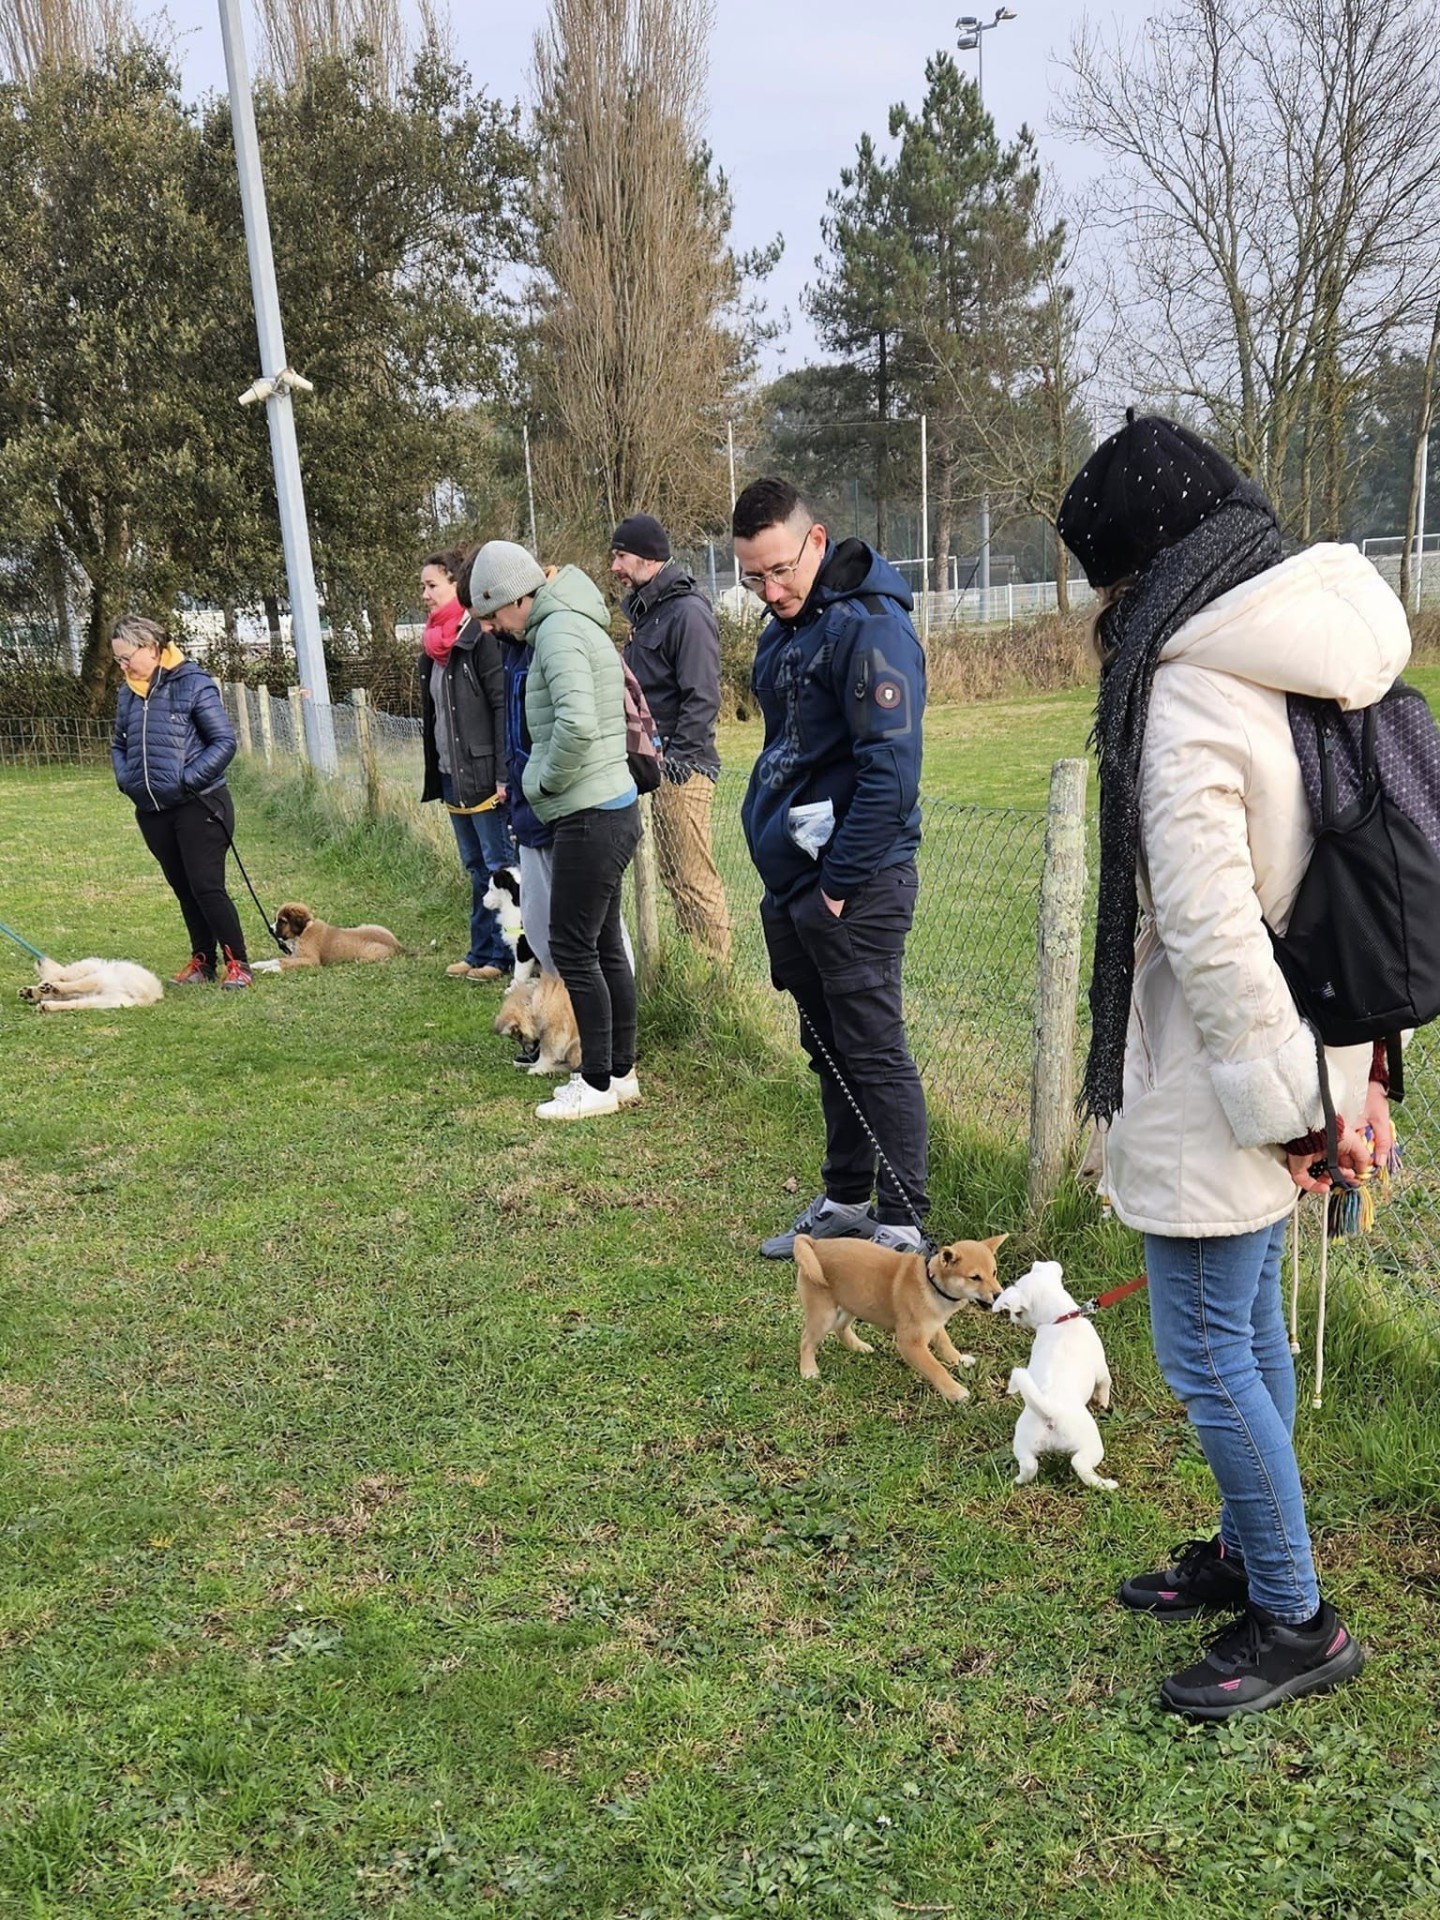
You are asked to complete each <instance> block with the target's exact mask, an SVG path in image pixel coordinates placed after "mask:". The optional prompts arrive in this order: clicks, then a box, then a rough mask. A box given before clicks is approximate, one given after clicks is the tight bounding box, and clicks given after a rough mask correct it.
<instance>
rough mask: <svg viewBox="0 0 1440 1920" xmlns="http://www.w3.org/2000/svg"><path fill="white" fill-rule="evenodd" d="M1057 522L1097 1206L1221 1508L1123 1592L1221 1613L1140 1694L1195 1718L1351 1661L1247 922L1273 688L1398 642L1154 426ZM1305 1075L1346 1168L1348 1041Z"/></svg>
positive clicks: (1387, 659)
mask: <svg viewBox="0 0 1440 1920" xmlns="http://www.w3.org/2000/svg"><path fill="white" fill-rule="evenodd" d="M1059 528H1060V532H1061V535H1062V537H1063V538H1064V539H1065V541H1066V543H1067V544H1068V545H1069V546H1070V547H1071V549H1072V550H1073V551H1074V552H1075V554H1076V555H1077V557H1078V558H1079V559H1080V561H1081V562H1082V564H1083V565H1084V566H1085V569H1086V572H1087V574H1088V576H1089V578H1090V581H1091V584H1092V585H1094V586H1096V587H1098V588H1100V589H1102V591H1103V592H1105V593H1106V594H1108V596H1109V599H1108V603H1107V605H1106V607H1105V610H1104V611H1103V612H1102V614H1101V616H1100V620H1099V622H1098V625H1097V641H1098V644H1099V646H1100V649H1101V655H1102V678H1101V691H1100V699H1099V704H1098V707H1097V717H1096V744H1097V748H1098V751H1099V755H1100V762H1101V881H1100V900H1099V908H1098V914H1097V932H1096V950H1095V964H1094V970H1093V979H1092V985H1091V1010H1092V1041H1091V1052H1090V1058H1089V1062H1088V1064H1087V1068H1086V1086H1085V1095H1086V1101H1087V1104H1088V1106H1089V1109H1090V1111H1091V1113H1092V1114H1093V1115H1094V1116H1095V1117H1096V1118H1097V1119H1098V1120H1100V1121H1102V1122H1108V1134H1107V1136H1106V1141H1105V1173H1104V1181H1105V1185H1106V1187H1107V1188H1108V1192H1109V1195H1110V1198H1111V1200H1112V1202H1113V1205H1114V1208H1115V1211H1116V1213H1117V1214H1118V1215H1119V1217H1120V1218H1121V1220H1123V1221H1124V1222H1125V1223H1126V1225H1128V1226H1131V1227H1134V1228H1137V1229H1138V1230H1139V1231H1140V1232H1142V1233H1143V1234H1144V1235H1145V1265H1146V1272H1147V1275H1148V1277H1149V1282H1150V1285H1149V1301H1150V1312H1151V1324H1152V1330H1153V1333H1154V1340H1155V1352H1156V1358H1157V1360H1158V1361H1159V1363H1160V1367H1161V1370H1162V1372H1163V1373H1164V1375H1165V1378H1166V1380H1167V1381H1168V1382H1169V1384H1170V1386H1171V1388H1172V1389H1173V1390H1174V1392H1175V1393H1176V1394H1177V1395H1178V1397H1179V1398H1180V1399H1181V1400H1182V1401H1183V1402H1184V1404H1185V1407H1186V1411H1187V1412H1188V1414H1189V1416H1190V1419H1191V1421H1192V1423H1193V1425H1194V1427H1195V1430H1196V1433H1197V1435H1198V1437H1199V1439H1200V1443H1201V1445H1202V1447H1203V1448H1204V1451H1205V1456H1206V1459H1207V1461H1208V1462H1209V1465H1210V1467H1211V1470H1212V1472H1213V1473H1214V1475H1215V1479H1216V1482H1217V1484H1218V1487H1219V1491H1220V1514H1219V1526H1218V1530H1217V1531H1216V1533H1215V1535H1214V1536H1213V1537H1212V1538H1210V1539H1206V1540H1193V1541H1190V1542H1188V1543H1187V1544H1186V1545H1185V1546H1184V1547H1183V1548H1180V1549H1177V1550H1176V1558H1175V1561H1174V1564H1172V1565H1170V1566H1167V1567H1165V1568H1163V1569H1161V1570H1159V1571H1157V1572H1154V1573H1147V1574H1141V1575H1138V1576H1136V1577H1134V1578H1131V1579H1129V1580H1127V1581H1126V1582H1125V1583H1124V1585H1123V1586H1122V1587H1121V1589H1120V1599H1121V1601H1122V1602H1123V1603H1124V1604H1125V1605H1126V1606H1128V1607H1130V1608H1132V1609H1134V1610H1136V1611H1139V1612H1144V1613H1147V1614H1149V1615H1150V1616H1151V1617H1153V1618H1157V1619H1189V1618H1191V1617H1193V1616H1194V1615H1196V1614H1199V1613H1202V1612H1209V1611H1218V1612H1223V1613H1230V1614H1238V1615H1239V1620H1238V1623H1237V1624H1235V1625H1233V1626H1229V1627H1226V1628H1225V1629H1224V1630H1223V1631H1222V1632H1221V1633H1220V1634H1219V1636H1217V1638H1216V1639H1215V1641H1214V1642H1213V1643H1212V1645H1211V1647H1210V1649H1209V1651H1208V1653H1206V1655H1205V1657H1204V1658H1203V1659H1201V1660H1199V1661H1197V1662H1196V1663H1195V1664H1194V1665H1192V1666H1189V1667H1186V1668H1184V1669H1182V1670H1180V1671H1179V1672H1177V1673H1174V1674H1172V1675H1170V1677H1169V1678H1168V1679H1167V1680H1166V1681H1165V1682H1164V1684H1163V1686H1162V1689H1161V1700H1162V1703H1163V1704H1164V1705H1165V1706H1167V1707H1169V1708H1171V1709H1173V1710H1175V1711H1177V1712H1181V1713H1185V1714H1188V1715H1191V1716H1192V1717H1196V1718H1202V1719H1221V1718H1225V1717H1227V1716H1228V1715H1230V1714H1232V1713H1243V1712H1256V1711H1259V1710H1262V1709H1264V1708H1267V1707H1269V1706H1271V1705H1274V1704H1276V1703H1277V1702H1278V1701H1280V1700H1284V1699H1289V1698H1293V1697H1294V1696H1296V1695H1298V1694H1302V1693H1312V1692H1323V1691H1325V1690H1327V1689H1328V1688H1331V1687H1334V1686H1337V1685H1339V1684H1340V1683H1341V1682H1342V1681H1344V1680H1346V1679H1349V1678H1350V1677H1351V1676H1352V1675H1353V1674H1354V1673H1356V1672H1358V1670H1359V1668H1360V1665H1361V1663H1362V1660H1363V1652H1362V1649H1361V1648H1360V1646H1359V1644H1358V1642H1356V1641H1355V1640H1354V1639H1353V1638H1352V1636H1351V1635H1350V1633H1349V1632H1348V1631H1347V1629H1346V1628H1345V1627H1344V1626H1343V1625H1342V1624H1341V1622H1340V1620H1339V1618H1338V1616H1337V1615H1336V1613H1335V1610H1334V1608H1333V1607H1332V1606H1331V1605H1330V1604H1329V1603H1328V1602H1327V1601H1324V1600H1323V1599H1322V1597H1321V1594H1320V1589H1319V1585H1318V1582H1317V1577H1316V1573H1315V1566H1314V1561H1313V1556H1312V1553H1311V1546H1310V1537H1309V1532H1308V1527H1307V1524H1306V1519H1305V1507H1304V1497H1303V1493H1302V1490H1301V1485H1300V1475H1299V1468H1298V1465H1297V1462H1296V1458H1295V1451H1294V1446H1293V1443H1292V1437H1291V1436H1292V1430H1293V1426H1294V1418H1295V1374H1294V1364H1293V1361H1292V1359H1291V1356H1290V1351H1289V1340H1288V1334H1287V1330H1286V1327H1285V1322H1284V1310H1283V1301H1282V1294H1281V1283H1280V1265H1281V1256H1282V1253H1283V1249H1284V1241H1285V1233H1286V1226H1287V1222H1288V1218H1289V1215H1290V1212H1291V1209H1292V1206H1293V1204H1294V1199H1295V1192H1296V1188H1297V1187H1299V1188H1302V1189H1306V1190H1313V1189H1317V1188H1321V1189H1323V1188H1324V1187H1326V1186H1328V1184H1329V1181H1328V1176H1327V1175H1324V1174H1323V1173H1317V1172H1316V1171H1315V1170H1314V1164H1313V1163H1314V1162H1315V1159H1316V1154H1317V1152H1321V1151H1323V1135H1320V1134H1318V1133H1317V1132H1316V1131H1315V1130H1316V1129H1317V1128H1318V1127H1319V1125H1320V1122H1321V1119H1322V1110H1321V1101H1320V1084H1319V1070H1318V1064H1317V1059H1316V1043H1315V1040H1314V1037H1313V1035H1312V1033H1311V1031H1310V1030H1309V1028H1307V1027H1306V1026H1305V1025H1304V1023H1303V1022H1302V1020H1301V1017H1300V1015H1299V1013H1298V1011H1297V1010H1296V1007H1295V1004H1294V1002H1293V1000H1292V999H1291V996H1290V993H1289V990H1288V988H1287V987H1286V984H1285V981H1284V978H1283V976H1282V974H1281V972H1280V969H1279V966H1278V965H1277V963H1276V960H1275V957H1274V952H1273V950H1272V947H1271V942H1270V936H1269V933H1268V931H1267V927H1274V928H1275V929H1276V931H1277V932H1283V931H1284V928H1285V924H1286V921H1287V918H1288V916H1289V913H1290V909H1291V907H1292V905H1293V902H1294V899H1295V895H1296V892H1297V890H1298V888H1299V885H1300V882H1301V880H1302V878H1303V877H1304V873H1305V869H1306V865H1307V863H1308V860H1309V856H1310V851H1311V846H1312V841H1313V833H1312V828H1311V820H1310V812H1309V807H1308V804H1307V801H1306V796H1305V790H1304V785H1303V782H1302V778H1301V772H1300V765H1299V761H1298V759H1297V757H1296V754H1295V750H1294V747H1293V746H1292V744H1291V736H1290V727H1289V720H1288V716H1287V708H1286V695H1287V693H1299V694H1308V695H1313V696H1317V697H1321V698H1325V699H1332V700H1336V701H1338V702H1339V703H1340V704H1341V705H1342V706H1343V707H1346V708H1359V707H1365V706H1369V705H1371V704H1373V702H1375V701H1376V700H1378V699H1379V698H1380V697H1381V696H1382V695H1383V694H1384V693H1385V692H1386V691H1387V689H1388V688H1389V687H1390V685H1391V683H1392V682H1393V680H1394V678H1395V676H1396V674H1397V673H1398V672H1399V670H1400V669H1401V668H1402V667H1403V666H1404V664H1405V662H1406V659H1407V658H1408V656H1409V650H1410V643H1409V634H1408V630H1407V627H1406V622H1405V617H1404V614H1403V612H1402V610H1401V607H1400V605H1399V602H1398V601H1397V600H1396V598H1395V596H1394V594H1393V593H1391V591H1390V589H1389V588H1388V587H1387V586H1386V585H1385V584H1384V582H1383V581H1382V580H1381V579H1380V577H1379V575H1378V574H1377V573H1376V572H1375V570H1374V568H1373V567H1372V566H1371V565H1370V564H1369V562H1368V561H1366V560H1365V559H1363V558H1362V556H1361V555H1360V554H1359V553H1358V552H1357V551H1356V549H1355V548H1354V547H1349V546H1337V545H1328V544H1326V545H1320V546H1315V547H1311V548H1310V549H1309V550H1308V551H1306V552H1303V553H1299V554H1296V555H1294V556H1293V557H1290V558H1284V557H1283V556H1282V551H1281V545H1280V536H1279V530H1278V526H1277V523H1276V519H1275V515H1274V512H1273V509H1272V508H1271V507H1270V505H1269V502H1268V501H1267V500H1266V499H1265V498H1264V496H1263V495H1262V494H1261V493H1260V492H1259V490H1258V489H1257V488H1255V487H1254V486H1253V485H1252V484H1251V483H1250V482H1248V481H1244V480H1242V479H1241V477H1240V475H1239V474H1238V473H1237V472H1236V471H1235V470H1234V468H1233V467H1231V466H1230V464H1229V462H1228V461H1226V460H1225V459H1224V458H1223V456H1221V455H1220V454H1219V453H1217V452H1216V450H1215V449H1214V448H1212V447H1209V446H1208V445H1207V444H1206V443H1205V442H1204V441H1202V440H1199V439H1198V438H1197V437H1196V436H1195V435H1193V434H1191V433H1189V432H1188V431H1186V430H1185V429H1184V428H1181V427H1178V426H1176V425H1175V424H1174V423H1172V422H1170V421H1167V420H1163V419H1159V418H1150V419H1140V420H1136V419H1134V417H1133V416H1131V417H1130V419H1129V420H1128V423H1127V425H1126V426H1125V427H1124V428H1122V429H1121V431H1120V432H1119V433H1117V434H1115V435H1114V436H1112V438H1111V439H1110V440H1108V441H1106V442H1105V443H1104V444H1103V445H1102V446H1101V447H1099V448H1098V449H1097V450H1096V452H1095V453H1094V454H1093V455H1092V456H1091V458H1090V460H1089V461H1088V462H1087V463H1086V466H1085V468H1084V469H1082V471H1081V473H1080V474H1079V475H1078V476H1077V478H1076V480H1075V481H1074V482H1073V484H1072V486H1071V488H1070V490H1069V492H1068V493H1067V495H1066V500H1065V503H1064V506H1063V507H1062V509H1061V514H1060V518H1059ZM1327 1070H1328V1077H1329V1080H1330V1086H1331V1089H1332V1092H1333V1095H1334V1100H1335V1106H1336V1109H1337V1113H1338V1114H1340V1115H1341V1116H1343V1121H1344V1125H1343V1127H1342V1135H1341V1148H1340V1162H1341V1166H1342V1168H1344V1169H1346V1170H1347V1171H1348V1172H1358V1171H1359V1170H1360V1169H1361V1168H1362V1166H1366V1165H1368V1164H1369V1162H1370V1160H1371V1158H1372V1155H1373V1156H1375V1157H1378V1156H1380V1155H1382V1154H1385V1153H1388V1151H1389V1146H1390V1143H1391V1139H1392V1135H1391V1132H1390V1123H1389V1117H1388V1112H1387V1110H1386V1101H1385V1093H1384V1085H1383V1075H1380V1070H1379V1069H1378V1068H1377V1067H1376V1064H1375V1061H1374V1057H1373V1050H1372V1049H1371V1048H1369V1047H1359V1048H1354V1047H1352V1048H1346V1049H1338V1050H1331V1051H1330V1052H1329V1053H1328V1054H1327ZM1372 1070H1373V1071H1375V1072H1376V1074H1377V1075H1378V1076H1379V1077H1377V1078H1375V1079H1373V1080H1372V1078H1371V1075H1372ZM1366 1122H1368V1123H1369V1124H1370V1126H1371V1128H1372V1136H1371V1137H1367V1136H1365V1135H1364V1134H1363V1133H1362V1131H1361V1128H1362V1125H1363V1124H1364V1123H1366Z"/></svg>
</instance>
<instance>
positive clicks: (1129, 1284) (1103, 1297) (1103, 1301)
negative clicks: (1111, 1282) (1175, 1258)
mask: <svg viewBox="0 0 1440 1920" xmlns="http://www.w3.org/2000/svg"><path fill="white" fill-rule="evenodd" d="M1149 1280H1150V1276H1149V1275H1148V1274H1144V1273H1142V1274H1141V1275H1140V1276H1139V1278H1138V1279H1136V1280H1127V1281H1126V1282H1125V1284H1124V1286H1123V1287H1111V1289H1110V1291H1109V1292H1108V1293H1100V1294H1097V1295H1096V1296H1095V1298H1094V1299H1093V1300H1089V1301H1087V1302H1086V1304H1085V1305H1084V1306H1083V1307H1082V1308H1081V1309H1080V1311H1081V1312H1082V1313H1085V1314H1092V1313H1100V1312H1102V1311H1103V1310H1104V1308H1106V1307H1113V1306H1114V1305H1115V1302H1116V1301H1117V1300H1128V1299H1129V1297H1130V1295H1131V1294H1132V1293H1138V1292H1139V1291H1140V1289H1141V1287H1144V1286H1148V1285H1149Z"/></svg>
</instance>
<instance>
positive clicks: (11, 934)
mask: <svg viewBox="0 0 1440 1920" xmlns="http://www.w3.org/2000/svg"><path fill="white" fill-rule="evenodd" d="M0 933H3V934H4V935H5V937H6V939H7V940H13V941H14V942H15V944H16V946H17V947H23V948H24V949H25V951H26V953H33V954H34V956H35V958H36V959H37V960H44V959H45V958H46V957H47V956H46V955H45V954H43V953H42V952H41V951H40V949H39V947H32V946H31V944H30V942H29V941H28V940H22V939H21V937H20V935H19V934H18V933H16V931H15V929H14V928H13V927H7V926H6V924H5V922H4V921H3V920H0Z"/></svg>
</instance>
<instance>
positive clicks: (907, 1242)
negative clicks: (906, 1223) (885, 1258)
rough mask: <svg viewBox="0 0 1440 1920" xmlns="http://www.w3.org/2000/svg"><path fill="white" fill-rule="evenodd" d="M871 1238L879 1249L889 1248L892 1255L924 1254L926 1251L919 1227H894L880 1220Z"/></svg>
mask: <svg viewBox="0 0 1440 1920" xmlns="http://www.w3.org/2000/svg"><path fill="white" fill-rule="evenodd" d="M870 1237H871V1239H872V1240H873V1241H874V1242H875V1244H876V1246H877V1247H889V1249H890V1251H891V1252H892V1253H924V1252H925V1250H926V1249H925V1242H924V1241H923V1240H922V1239H921V1237H920V1229H919V1228H918V1227H903V1226H892V1225H891V1224H890V1223H889V1222H888V1221H885V1220H880V1221H878V1222H877V1223H876V1226H875V1231H874V1233H873V1234H872V1235H871V1236H870Z"/></svg>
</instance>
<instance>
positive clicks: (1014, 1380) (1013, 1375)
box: [1005, 1367, 1023, 1393]
mask: <svg viewBox="0 0 1440 1920" xmlns="http://www.w3.org/2000/svg"><path fill="white" fill-rule="evenodd" d="M1022 1371H1023V1369H1022V1368H1020V1367H1012V1368H1011V1370H1010V1378H1009V1379H1008V1380H1007V1381H1006V1382H1005V1391H1006V1393H1019V1391H1020V1387H1019V1380H1020V1375H1021V1373H1022Z"/></svg>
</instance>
